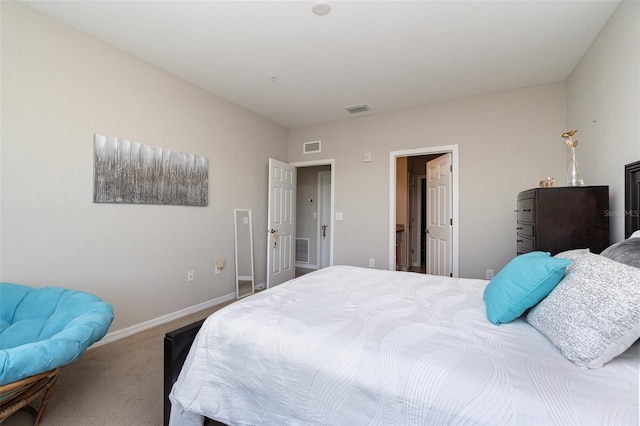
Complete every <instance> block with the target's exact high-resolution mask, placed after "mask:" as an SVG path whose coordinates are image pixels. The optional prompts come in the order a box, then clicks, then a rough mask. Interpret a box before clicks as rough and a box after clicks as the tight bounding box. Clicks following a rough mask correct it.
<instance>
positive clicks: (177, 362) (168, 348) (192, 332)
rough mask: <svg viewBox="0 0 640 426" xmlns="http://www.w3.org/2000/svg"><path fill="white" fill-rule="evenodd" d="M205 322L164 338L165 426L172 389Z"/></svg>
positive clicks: (182, 328) (188, 326) (166, 335)
mask: <svg viewBox="0 0 640 426" xmlns="http://www.w3.org/2000/svg"><path fill="white" fill-rule="evenodd" d="M202 323H204V320H200V321H197V322H194V323H192V324H189V325H186V326H184V327H181V328H179V329H177V330H173V331H170V332H168V333H167V334H165V336H164V424H165V426H166V425H168V424H169V415H170V413H171V401H169V393H170V392H171V387H172V386H173V384H174V383H175V382H176V380H178V375H179V374H180V370H181V369H182V365H183V364H184V360H185V359H186V358H187V354H188V353H189V349H190V348H191V344H192V343H193V339H195V338H196V334H198V330H200V327H202Z"/></svg>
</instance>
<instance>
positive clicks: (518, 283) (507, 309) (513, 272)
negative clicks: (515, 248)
mask: <svg viewBox="0 0 640 426" xmlns="http://www.w3.org/2000/svg"><path fill="white" fill-rule="evenodd" d="M570 263H571V262H570V261H569V260H567V259H560V258H555V257H550V256H549V253H546V252H541V251H534V252H531V253H527V254H523V255H520V256H517V257H516V258H514V259H513V260H512V261H511V262H509V263H508V264H507V266H505V267H504V268H502V270H501V271H500V272H499V273H498V274H497V275H496V276H495V277H494V278H493V280H491V282H490V283H489V284H488V285H487V287H486V288H485V289H484V294H483V299H484V301H485V304H486V307H487V318H488V319H489V321H491V322H492V323H494V324H496V325H499V324H505V323H508V322H511V321H513V320H514V319H516V318H518V317H519V316H520V315H522V314H523V312H524V311H526V310H527V309H529V308H530V307H532V306H533V305H535V304H536V303H538V302H539V301H540V300H542V299H543V298H544V297H545V296H546V295H547V294H549V292H550V291H551V290H553V288H554V287H555V286H556V285H557V284H558V282H559V281H560V280H561V279H562V277H563V276H564V271H565V268H566V267H567V265H569V264H570Z"/></svg>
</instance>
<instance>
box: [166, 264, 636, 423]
mask: <svg viewBox="0 0 640 426" xmlns="http://www.w3.org/2000/svg"><path fill="white" fill-rule="evenodd" d="M486 284H487V281H483V280H470V279H456V278H444V277H435V276H429V275H427V276H425V275H420V274H413V273H406V272H389V271H380V270H374V269H366V268H356V267H347V266H336V267H331V268H326V269H322V270H320V271H317V272H314V273H312V274H308V275H305V276H303V277H301V278H298V279H295V280H293V281H290V282H288V283H285V284H282V285H280V286H278V287H276V288H272V289H270V290H267V291H264V292H262V293H258V294H255V295H253V296H251V297H249V298H246V299H243V300H240V301H238V302H236V303H233V304H232V305H229V306H228V307H226V308H224V309H223V310H221V311H219V312H217V313H214V314H213V315H212V316H211V317H209V318H208V319H207V321H206V322H205V324H204V326H203V328H202V329H201V331H200V333H199V334H198V336H197V338H196V340H195V342H194V345H193V347H192V348H191V352H190V353H189V356H188V358H187V360H186V362H185V365H184V367H183V370H182V372H181V374H180V377H179V379H178V381H177V382H176V384H175V386H174V388H173V390H172V393H171V402H172V411H171V424H173V425H196V424H202V421H203V417H202V416H207V417H209V418H212V419H215V420H218V421H221V422H223V423H226V424H229V425H240V424H243V425H244V424H270V425H349V426H358V425H403V426H404V425H454V424H488V425H581V426H585V425H637V424H638V421H639V415H638V372H639V361H638V343H637V342H636V344H635V345H634V346H633V347H632V348H631V349H629V350H628V351H627V352H626V353H625V354H623V355H622V356H620V357H618V358H616V359H614V360H613V361H612V362H610V363H609V364H607V365H606V366H605V367H603V368H601V369H598V370H583V369H580V368H578V367H576V366H574V365H573V364H572V363H570V362H569V361H567V360H566V359H565V358H564V357H563V355H562V354H561V353H560V352H559V351H558V350H557V349H556V348H555V347H554V346H553V345H552V344H551V343H550V342H549V341H548V340H547V339H546V338H545V337H544V336H543V335H541V334H540V333H538V332H537V331H536V330H535V329H534V328H533V327H531V326H529V325H528V324H527V323H526V322H524V321H523V320H521V319H518V320H516V321H515V322H513V323H511V324H504V325H501V326H495V325H493V324H491V323H490V322H489V321H488V320H487V319H486V316H485V308H484V304H483V301H482V291H483V290H484V287H485V285H486Z"/></svg>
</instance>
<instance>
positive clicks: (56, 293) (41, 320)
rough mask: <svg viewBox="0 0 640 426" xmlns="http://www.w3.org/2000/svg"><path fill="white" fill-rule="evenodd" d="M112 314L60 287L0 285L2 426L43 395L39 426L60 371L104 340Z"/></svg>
mask: <svg viewBox="0 0 640 426" xmlns="http://www.w3.org/2000/svg"><path fill="white" fill-rule="evenodd" d="M112 321H113V308H112V307H111V305H110V304H108V303H105V302H103V301H102V300H100V299H99V298H98V297H96V296H94V295H92V294H89V293H85V292H82V291H76V290H68V289H64V288H60V287H42V288H32V287H28V286H25V285H19V284H11V283H0V422H2V421H3V420H4V419H5V418H7V417H8V416H10V415H11V414H13V413H14V412H15V411H17V410H19V409H21V408H28V404H29V403H30V402H31V401H33V400H34V399H36V398H37V397H38V396H40V395H43V394H44V398H43V402H42V404H41V406H40V408H39V409H38V410H35V409H33V408H31V410H32V411H33V412H34V414H35V415H36V422H35V424H38V423H39V421H40V419H41V418H42V415H43V413H44V408H45V407H46V403H47V401H48V399H49V396H50V394H51V390H52V388H53V385H54V384H55V381H56V379H57V376H58V371H59V368H60V367H62V366H64V365H67V364H69V363H71V362H73V361H75V360H76V359H78V358H79V357H80V355H82V353H83V352H84V351H85V350H86V349H87V348H88V347H89V346H91V345H92V344H93V343H95V342H97V341H98V340H100V339H102V338H103V337H104V336H105V335H106V334H107V331H108V330H109V326H110V325H111V322H112Z"/></svg>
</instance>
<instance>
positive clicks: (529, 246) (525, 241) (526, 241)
mask: <svg viewBox="0 0 640 426" xmlns="http://www.w3.org/2000/svg"><path fill="white" fill-rule="evenodd" d="M516 241H517V243H518V254H525V253H529V252H532V251H533V241H534V240H533V238H527V237H520V236H519V237H518V239H517V240H516Z"/></svg>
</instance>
